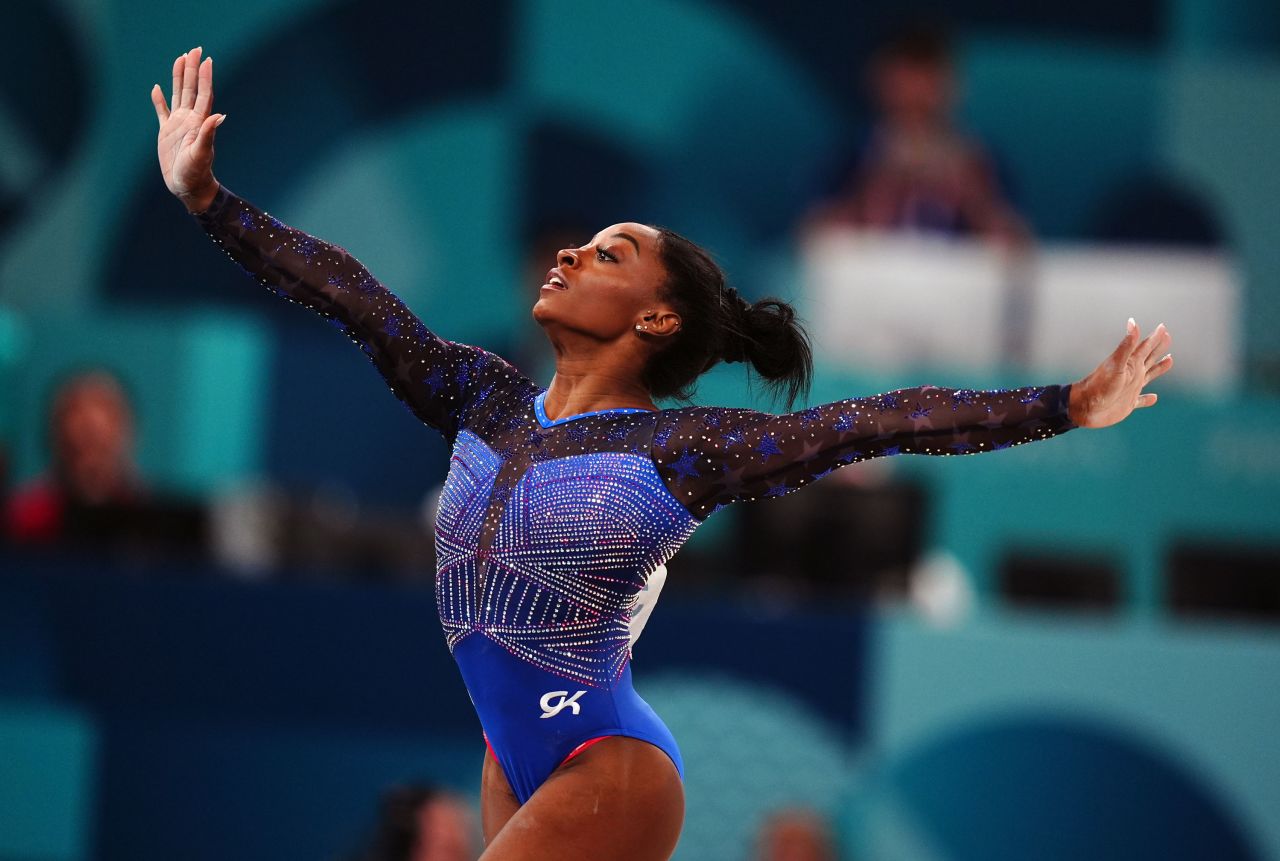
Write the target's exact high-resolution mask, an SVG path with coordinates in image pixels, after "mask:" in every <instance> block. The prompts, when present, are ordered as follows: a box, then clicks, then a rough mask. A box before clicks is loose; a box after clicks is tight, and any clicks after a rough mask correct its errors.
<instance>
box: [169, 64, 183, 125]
mask: <svg viewBox="0 0 1280 861" xmlns="http://www.w3.org/2000/svg"><path fill="white" fill-rule="evenodd" d="M186 67H187V55H186V54H179V55H178V59H176V60H174V61H173V93H172V94H170V96H169V106H170V107H171V108H172V109H173V110H175V111H176V110H177V109H178V108H180V107H182V70H183V69H185V68H186Z"/></svg>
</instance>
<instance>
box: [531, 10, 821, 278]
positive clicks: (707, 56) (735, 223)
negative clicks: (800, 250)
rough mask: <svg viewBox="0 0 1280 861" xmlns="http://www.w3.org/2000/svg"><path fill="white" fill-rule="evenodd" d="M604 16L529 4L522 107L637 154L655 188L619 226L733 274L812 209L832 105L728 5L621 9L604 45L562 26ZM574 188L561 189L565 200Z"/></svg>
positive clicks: (799, 69) (795, 64)
mask: <svg viewBox="0 0 1280 861" xmlns="http://www.w3.org/2000/svg"><path fill="white" fill-rule="evenodd" d="M600 14H601V13H599V12H598V11H597V8H596V6H594V5H593V4H591V3H585V2H578V0H530V2H528V3H527V5H526V9H525V18H524V20H523V22H522V27H523V28H524V29H525V31H526V32H527V34H528V38H527V39H526V40H525V41H523V42H522V43H521V45H520V50H519V52H518V54H517V57H518V63H519V65H518V68H519V69H520V74H519V75H518V76H517V80H518V81H519V82H520V86H521V96H522V98H523V99H525V100H526V101H528V102H529V103H530V104H531V105H533V106H534V107H535V108H536V109H537V110H538V111H539V112H540V114H541V115H543V116H548V117H551V116H555V117H560V118H565V119H568V120H571V121H572V123H573V124H574V125H576V126H578V127H579V128H580V129H582V130H583V131H584V132H587V133H589V134H593V135H597V136H600V137H607V138H612V139H614V140H615V141H617V142H618V143H617V144H615V146H617V147H618V148H620V149H622V148H625V149H628V150H632V151H635V152H637V153H638V154H639V155H640V158H641V159H642V160H643V161H644V162H645V163H646V165H647V167H648V171H649V174H648V175H649V176H650V177H651V178H652V185H651V187H650V188H649V189H648V193H647V195H646V198H647V200H646V204H647V205H641V206H639V207H638V213H637V214H636V215H634V216H628V217H629V218H636V219H641V220H653V221H661V222H663V223H666V224H668V225H669V226H671V227H673V228H675V229H677V230H679V231H681V232H683V233H687V234H688V235H690V236H691V237H693V238H695V239H696V240H697V241H699V242H702V243H704V244H706V245H708V246H709V247H711V248H712V249H714V250H715V251H717V252H718V253H720V254H721V255H722V256H723V258H724V260H725V262H726V263H728V265H729V267H730V268H731V269H732V268H733V267H734V264H735V260H739V261H740V260H742V259H744V258H745V255H743V252H742V249H744V248H746V247H747V246H748V245H749V244H750V242H752V241H753V240H758V239H759V238H760V237H761V236H763V235H768V236H776V235H778V234H781V233H783V232H785V230H786V229H787V227H788V226H789V225H790V224H791V223H792V222H793V220H794V218H795V216H796V215H797V214H798V213H799V212H800V210H801V208H802V207H803V205H804V204H805V203H806V202H807V201H806V200H805V198H806V196H807V194H808V192H809V190H810V188H811V186H812V171H813V169H814V168H815V167H816V163H817V161H818V159H819V156H820V154H821V153H823V152H824V151H825V150H827V149H828V148H829V147H830V146H831V145H832V142H833V140H834V137H835V134H836V130H837V128H838V124H839V121H838V120H837V119H836V117H835V116H834V115H833V112H832V107H831V105H830V104H829V103H828V102H827V101H825V100H824V98H823V96H822V95H821V91H820V87H819V86H818V85H817V84H816V82H815V81H814V80H813V79H812V78H811V77H809V76H808V75H806V74H805V70H804V69H803V67H802V66H801V65H800V64H799V63H798V62H797V61H796V59H795V58H794V57H792V56H788V55H787V54H786V53H784V52H783V51H781V50H779V46H777V45H775V44H772V43H771V42H770V41H769V39H768V37H767V34H765V33H764V32H762V31H760V30H758V29H756V28H754V27H752V26H750V24H749V22H748V21H746V20H743V19H741V18H740V17H738V16H736V15H733V14H730V13H727V12H726V11H725V10H724V9H723V7H719V8H717V6H716V5H713V4H705V5H701V4H690V3H675V2H659V3H648V4H644V5H643V6H637V7H630V8H629V9H628V14H627V15H626V19H625V25H623V24H622V22H621V21H620V22H619V24H618V26H614V27H611V28H610V30H609V34H610V35H609V38H608V39H599V40H583V39H580V38H578V37H577V36H576V35H575V34H576V31H575V30H573V29H572V28H566V27H564V26H563V22H564V21H567V20H589V19H592V18H594V17H597V16H599V15H600ZM566 57H571V58H572V60H573V62H572V63H566V62H565V58H566ZM747 141H749V142H750V145H744V142H747ZM630 187H631V186H630V183H629V182H628V183H625V184H624V185H623V187H622V191H623V196H624V197H625V193H626V191H627V189H628V188H630ZM572 191H573V184H572V182H569V183H567V184H566V185H565V186H564V193H566V194H572ZM619 202H620V203H629V201H626V200H625V199H624V200H620V201H619ZM739 255H742V256H739Z"/></svg>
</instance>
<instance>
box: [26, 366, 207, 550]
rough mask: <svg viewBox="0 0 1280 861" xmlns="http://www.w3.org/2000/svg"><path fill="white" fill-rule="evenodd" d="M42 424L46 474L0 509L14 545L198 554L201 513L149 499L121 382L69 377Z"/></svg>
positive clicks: (107, 376) (92, 373)
mask: <svg viewBox="0 0 1280 861" xmlns="http://www.w3.org/2000/svg"><path fill="white" fill-rule="evenodd" d="M47 420H48V425H47V439H48V445H49V452H50V462H49V466H48V469H47V470H46V471H45V473H44V474H42V475H40V476H38V477H37V478H35V479H33V480H31V481H29V482H27V483H26V484H25V485H22V486H20V487H18V488H17V489H16V490H15V491H14V493H13V496H12V498H11V499H9V501H8V502H7V504H6V505H5V510H4V531H5V532H6V533H7V535H8V538H9V539H10V540H11V541H12V542H13V543H14V544H18V545H39V546H74V545H86V544H87V545H94V546H96V547H99V548H112V549H123V550H126V551H127V552H129V553H131V554H133V555H136V552H137V551H142V552H143V553H144V554H145V553H149V552H151V551H153V550H156V549H160V548H162V547H163V548H165V549H179V548H180V549H183V550H199V551H203V543H204V513H203V509H202V508H201V507H200V506H198V505H193V504H191V503H187V502H184V501H181V500H177V499H173V498H170V497H165V496H161V495H157V494H155V493H153V492H152V491H150V490H149V489H148V488H147V487H146V485H145V483H144V482H143V480H142V478H141V476H140V475H139V472H138V469H137V465H136V463H135V461H134V421H135V414H134V409H133V406H132V404H131V402H130V399H129V396H128V394H127V393H126V391H125V387H124V385H123V383H122V382H121V381H120V379H119V378H118V377H116V376H115V375H114V374H112V373H111V372H110V371H107V370H105V369H101V368H97V369H92V370H87V371H77V372H75V373H73V374H72V375H71V376H69V377H67V378H66V379H65V380H64V381H63V382H62V383H61V384H60V385H58V386H57V387H56V388H55V390H54V394H53V397H52V399H51V401H50V406H49V414H48V419H47Z"/></svg>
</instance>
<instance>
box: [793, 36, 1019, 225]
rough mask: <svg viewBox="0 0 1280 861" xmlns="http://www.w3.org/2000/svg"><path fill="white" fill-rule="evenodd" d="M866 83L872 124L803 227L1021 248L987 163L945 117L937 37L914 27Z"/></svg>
mask: <svg viewBox="0 0 1280 861" xmlns="http://www.w3.org/2000/svg"><path fill="white" fill-rule="evenodd" d="M869 83H870V89H871V96H872V101H873V106H874V109H875V110H876V112H877V117H876V119H875V120H874V122H873V125H872V128H871V130H870V134H869V135H868V137H867V139H866V140H865V142H864V143H863V145H862V146H861V147H860V149H859V150H858V151H857V152H856V153H855V154H854V158H853V159H852V160H851V161H848V160H847V161H846V162H845V164H844V165H843V166H842V168H841V169H840V170H839V171H838V172H837V173H836V175H835V176H834V177H833V178H832V179H833V180H834V181H833V182H832V183H831V186H832V187H831V188H830V191H831V196H830V197H829V198H828V199H827V200H825V201H824V202H823V203H821V204H820V205H819V206H818V207H816V208H815V210H814V211H813V212H811V214H810V218H809V219H808V222H809V224H810V226H818V225H822V224H833V223H834V224H847V225H850V226H856V227H862V228H870V229H880V230H900V231H909V232H917V233H932V234H940V235H946V236H967V235H977V236H982V237H984V238H988V239H991V240H994V241H996V242H999V243H1000V244H1003V245H1022V244H1024V243H1025V242H1026V241H1027V240H1029V239H1030V232H1029V230H1028V228H1027V226H1026V225H1025V224H1024V223H1023V221H1022V219H1021V218H1020V217H1019V216H1018V214H1017V213H1016V212H1015V211H1014V209H1013V207H1012V206H1011V205H1010V203H1009V201H1008V200H1007V199H1006V196H1005V191H1004V190H1003V188H1002V187H1001V183H1000V181H999V179H998V177H997V175H996V170H995V165H994V163H993V162H992V160H991V158H990V157H989V156H988V155H987V153H986V152H985V150H984V149H983V147H982V146H981V144H979V143H978V142H977V141H976V140H974V139H973V138H971V137H969V136H967V135H965V134H963V133H962V132H961V131H960V130H959V129H958V128H957V127H956V124H955V121H954V118H953V111H954V108H955V102H956V91H957V88H958V85H957V81H956V70H955V66H954V62H953V58H952V53H951V46H950V42H949V39H948V37H947V35H946V34H945V33H944V32H943V31H942V30H940V29H937V28H930V27H915V28H912V29H908V30H906V31H904V32H902V33H901V34H900V35H899V36H898V37H897V38H895V39H893V40H891V41H890V42H888V43H887V44H886V45H885V46H884V47H882V48H881V49H880V50H878V51H877V52H876V54H875V55H874V57H873V58H872V61H871V66H870V75H869Z"/></svg>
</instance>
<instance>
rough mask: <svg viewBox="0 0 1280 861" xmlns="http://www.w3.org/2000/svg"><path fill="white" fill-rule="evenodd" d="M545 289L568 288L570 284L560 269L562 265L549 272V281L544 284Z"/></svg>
mask: <svg viewBox="0 0 1280 861" xmlns="http://www.w3.org/2000/svg"><path fill="white" fill-rule="evenodd" d="M542 289H544V290H568V289H569V285H568V283H566V282H565V280H564V273H563V272H561V271H560V267H559V266H557V267H556V268H554V269H552V270H550V271H549V272H547V283H545V284H543V285H542Z"/></svg>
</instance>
